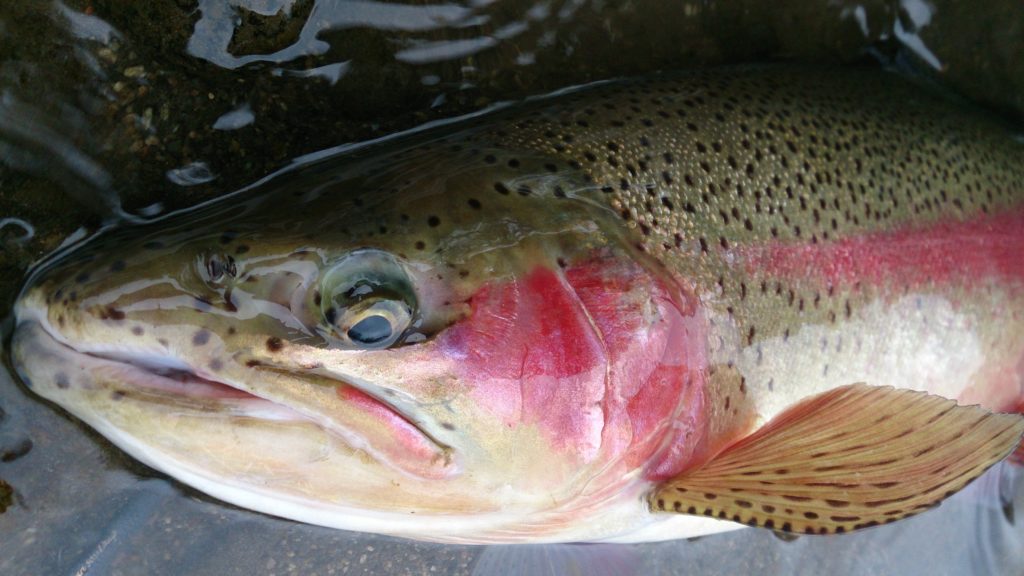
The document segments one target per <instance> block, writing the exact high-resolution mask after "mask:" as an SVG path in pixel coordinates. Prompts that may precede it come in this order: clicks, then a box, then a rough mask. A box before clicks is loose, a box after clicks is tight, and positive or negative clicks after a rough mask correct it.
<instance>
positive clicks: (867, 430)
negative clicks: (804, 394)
mask: <svg viewBox="0 0 1024 576" xmlns="http://www.w3.org/2000/svg"><path fill="white" fill-rule="evenodd" d="M1022 433H1024V417H1022V416H1021V415H1019V414H999V413H993V412H990V411H988V410H985V409H983V408H981V407H978V406H958V405H957V404H956V403H955V402H954V401H953V400H948V399H946V398H942V397H940V396H934V395H930V394H927V393H924V392H915V391H911V390H901V389H894V388H891V387H888V386H868V385H865V384H853V385H848V386H842V387H839V388H835V389H833V390H830V391H828V392H825V393H823V394H820V395H817V396H814V397H811V398H809V399H806V400H804V401H803V402H800V403H799V404H797V405H795V406H793V407H792V408H790V409H788V410H786V411H785V412H783V413H781V414H779V415H778V416H777V417H776V418H774V419H773V420H772V421H770V422H769V423H768V424H766V425H765V426H763V427H762V428H760V429H759V430H757V431H756V432H754V433H753V434H751V435H749V436H747V437H746V438H744V439H742V440H740V441H739V442H737V443H735V444H733V445H732V446H730V447H728V448H727V449H725V450H724V451H723V452H722V453H720V454H718V455H717V456H715V457H714V458H712V459H711V460H709V461H708V462H707V463H706V464H705V465H704V466H702V467H700V468H697V469H695V470H691V471H687V472H684V473H683V474H681V475H679V476H677V477H675V478H672V479H671V480H668V481H667V482H665V483H664V484H662V485H661V486H659V487H658V488H657V489H656V490H655V491H654V492H653V493H652V494H651V495H650V497H649V501H650V505H651V508H652V509H653V510H655V511H666V512H679V513H684V514H696V515H704V516H712V517H716V518H722V519H727V520H732V521H735V522H741V523H744V524H748V525H751V526H760V527H765V528H770V529H774V530H778V531H783V532H797V533H806V534H831V533H840V532H850V531H853V530H858V529H861V528H867V527H870V526H877V525H879V524H887V523H890V522H895V521H896V520H899V519H901V518H905V517H907V516H912V515H914V514H917V513H920V512H923V511H925V510H928V509H929V508H933V507H935V506H937V505H938V504H939V503H940V502H941V501H942V500H944V499H945V498H947V497H949V496H951V495H952V494H954V493H956V492H957V491H959V490H960V489H962V488H963V487H964V486H966V485H967V484H969V483H970V482H971V481H973V480H974V479H975V478H977V477H978V476H980V475H981V473H982V472H984V471H985V470H987V469H988V468H989V467H991V466H992V465H993V464H995V463H997V462H999V461H1000V460H1002V459H1004V458H1006V457H1007V455H1009V454H1010V453H1011V452H1013V451H1014V450H1015V449H1017V447H1018V444H1019V443H1020V440H1021V435H1022Z"/></svg>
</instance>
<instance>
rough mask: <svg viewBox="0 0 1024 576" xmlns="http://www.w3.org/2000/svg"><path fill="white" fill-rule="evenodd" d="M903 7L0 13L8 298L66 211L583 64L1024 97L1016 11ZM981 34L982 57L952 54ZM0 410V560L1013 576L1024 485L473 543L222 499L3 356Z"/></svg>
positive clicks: (49, 245) (577, 70)
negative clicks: (516, 543)
mask: <svg viewBox="0 0 1024 576" xmlns="http://www.w3.org/2000/svg"><path fill="white" fill-rule="evenodd" d="M179 4H180V5H184V7H181V6H179ZM895 4H898V5H899V9H894V8H893V6H894V4H890V3H886V2H878V3H871V2H861V3H855V2H820V3H808V2H786V3H774V4H772V6H773V8H772V9H765V8H764V7H763V6H764V3H759V2H749V3H745V2H732V3H718V2H692V3H686V2H683V3H679V4H678V5H670V3H665V2H657V1H653V0H652V1H648V2H644V1H639V2H634V3H630V4H629V5H628V6H629V7H628V8H627V7H625V6H627V5H626V4H621V5H620V4H618V3H612V2H584V1H577V0H567V1H564V2H501V3H498V2H485V1H478V2H465V3H438V4H424V3H405V4H399V3H384V2H372V1H362V0H360V1H347V2H346V1H342V0H321V1H319V2H313V1H311V0H308V1H307V0H262V1H261V0H233V1H232V2H228V3H220V2H214V1H211V0H200V1H199V2H196V3H191V2H180V3H179V2H174V1H171V0H167V1H162V2H156V1H155V2H150V3H146V4H145V5H139V4H138V3H133V2H118V1H107V2H101V1H94V2H86V1H80V2H68V3H66V4H62V3H55V4H49V3H35V4H33V3H26V4H25V5H18V6H13V7H11V9H10V10H9V11H8V12H7V13H6V14H4V15H0V33H4V34H3V36H4V39H3V40H0V58H3V60H2V62H0V159H2V160H3V163H2V165H0V242H2V243H3V246H4V250H3V253H2V254H0V272H2V273H3V274H2V275H3V277H4V278H3V280H2V281H0V305H3V306H5V310H6V304H3V303H4V302H10V300H11V298H13V296H14V295H15V293H16V286H17V285H18V284H20V282H21V278H22V274H23V272H24V270H25V269H26V267H27V265H28V264H29V263H30V262H32V261H34V260H35V259H37V258H39V257H40V256H41V255H43V254H44V253H45V252H46V251H48V250H52V249H54V248H55V247H56V246H57V245H58V244H59V243H60V242H61V241H62V239H64V238H65V237H66V236H68V235H69V234H71V233H72V232H73V231H74V230H76V229H77V228H78V227H80V226H87V227H90V228H95V227H96V226H98V225H99V224H100V223H101V222H102V221H104V220H106V221H117V220H119V219H133V218H138V217H146V216H151V215H153V214H155V213H159V212H161V211H166V210H169V209H172V208H178V207H183V206H187V205H189V204H191V203H194V202H197V201H201V200H205V199H208V198H211V197H214V196H217V195H219V194H222V193H225V192H229V191H232V190H235V189H237V188H239V187H242V186H244V185H246V184H248V183H250V182H253V181H255V180H257V179H259V178H260V177H262V176H264V175H266V174H268V173H270V172H272V171H274V170H277V169H280V168H282V167H286V166H288V165H289V163H291V162H293V161H294V160H295V159H301V158H303V157H307V158H308V156H307V155H310V154H314V155H315V154H317V153H318V152H319V151H322V150H325V149H329V148H331V147H334V146H337V145H341V144H344V143H346V142H354V141H361V140H366V139H370V138H375V137H380V136H383V135H386V134H389V133H392V132H395V131H398V130H402V129H408V128H411V127H413V126H416V125H420V124H423V123H425V122H428V121H432V120H438V119H443V118H446V117H450V116H454V115H458V114H464V113H471V112H474V111H477V110H480V109H484V108H487V107H488V106H492V105H494V104H495V103H496V102H500V101H503V100H509V99H517V98H521V97H525V96H529V95H532V94H542V93H546V92H549V91H551V90H554V89H558V88H562V87H565V86H569V85H573V84H578V83H582V82H587V81H593V80H600V79H605V78H609V77H615V76H622V75H636V74H643V73H647V72H651V71H654V70H658V69H665V68H678V67H683V66H690V65H705V64H717V63H724V62H735V61H741V60H750V59H768V58H777V57H783V56H784V57H798V58H800V59H805V60H814V61H828V62H845V61H853V60H861V59H862V58H863V54H865V53H872V54H875V55H876V56H877V57H878V58H881V59H882V60H884V61H886V62H889V63H894V64H898V65H901V66H906V67H907V68H908V69H912V70H916V71H917V73H920V74H922V75H925V76H929V77H931V78H933V79H935V80H937V81H939V82H943V83H945V84H946V85H947V86H951V87H952V88H953V89H955V90H958V91H960V92H961V93H963V94H966V95H969V96H972V97H975V98H977V99H980V100H982V101H984V102H986V103H991V104H993V105H995V106H997V107H999V108H1000V109H1001V110H1003V111H1004V112H1008V113H1010V114H1013V113H1016V114H1021V112H1022V111H1024V104H1022V103H1021V101H1020V98H1021V94H1024V69H1022V68H1021V67H1020V64H1019V63H1018V62H1019V61H1021V59H1020V58H1011V57H1010V56H1013V55H1014V54H1020V53H1021V47H1022V46H1024V43H1022V41H1021V37H1020V34H1021V31H1017V32H1016V34H1013V33H1012V26H1010V25H1009V24H1005V23H1012V22H1013V21H1021V16H1024V13H1022V10H1021V9H1020V8H1019V7H1017V6H1016V5H1015V4H1014V3H1012V2H1003V3H999V2H994V3H991V4H989V5H987V7H986V8H985V9H983V10H978V11H976V12H975V13H973V14H972V15H971V17H970V18H966V17H963V16H961V15H960V14H959V13H958V12H957V8H956V7H953V6H946V5H945V4H944V3H924V2H917V1H912V0H904V1H902V2H899V3H895ZM229 6H231V7H233V8H229ZM282 10H287V11H290V13H291V16H290V17H288V16H285V15H284V12H282ZM1014 10H1016V12H1014ZM1014 15H1016V17H1017V18H1016V20H1014V18H1013V16H1014ZM1001 24H1002V26H1000V25H1001ZM30 25H31V26H33V28H31V30H32V33H28V30H29V29H30V28H29V26H30ZM40 28H41V29H42V30H45V31H46V32H47V33H45V34H42V35H39V33H38V32H36V30H39V29H40ZM979 29H985V30H989V31H992V30H994V31H995V32H997V33H986V34H985V35H981V36H979V34H977V30H979ZM7 32H10V33H9V34H7ZM978 37H984V38H986V41H985V43H984V45H983V46H982V48H987V50H988V52H983V51H979V50H981V49H980V48H978V47H977V46H975V45H974V44H971V46H972V48H970V49H965V48H964V46H965V45H967V42H966V41H965V40H964V38H970V39H971V40H972V42H973V39H975V38H978ZM55 55H61V56H63V57H62V58H57V57H55ZM1008 55H1009V56H1008ZM937 70H941V72H937ZM0 315H2V314H0ZM5 356H6V354H5ZM0 408H2V410H3V412H0V480H2V481H3V482H4V483H6V484H7V485H9V486H10V487H12V489H13V492H12V493H9V494H7V495H6V496H5V492H6V490H5V489H4V484H0V508H4V507H7V509H6V511H5V512H3V513H2V514H0V573H2V574H35V573H96V574H142V573H171V572H175V571H177V572H179V573H189V574H234V573H239V574H242V573H253V572H258V573H297V574H334V573H337V574H376V573H397V574H404V573H408V574H425V573H456V574H473V573H479V574H505V573H517V572H518V573H531V574H535V573H551V574H562V573H573V571H575V572H577V573H587V572H591V573H595V574H633V573H636V574H654V573H695V574H719V573H720V574H726V573H737V572H739V573H750V572H754V571H757V572H768V573H773V572H786V573H798V574H799V573H806V574H820V573H826V572H830V573H836V574H890V573H899V574H924V573H927V574H969V573H977V574H1015V573H1024V534H1022V531H1024V527H1022V526H1021V521H1020V520H1019V519H1018V521H1017V522H1016V523H1014V522H1013V521H1012V520H1013V514H1012V510H1014V509H1015V508H1014V505H1012V504H1009V503H1006V502H1004V501H1003V500H1004V499H1012V500H1015V501H1016V509H1017V510H1020V505H1021V503H1022V499H1024V489H1022V488H1024V486H1022V482H1024V480H1022V479H1021V477H1020V475H1016V474H1014V473H1013V472H1012V471H1011V470H1009V469H1004V468H1000V469H994V470H992V471H990V472H989V473H988V474H987V475H986V476H985V477H983V478H982V479H980V480H979V481H978V482H977V483H976V484H975V485H973V486H972V487H971V488H969V489H968V490H966V491H964V492H963V493H961V494H959V495H957V496H955V497H954V498H952V499H951V500H949V501H947V502H946V503H945V504H944V505H943V506H942V507H940V508H939V509H938V510H935V511H932V512H929V513H927V514H924V515H922V516H918V517H915V518H911V519H909V520H907V521H904V522H899V523H896V524H893V525H890V526H885V527H881V528H876V529H871V530H867V531H864V532H861V533H857V534H852V535H847V536H844V537H841V538H809V537H801V538H797V539H796V540H795V541H791V542H787V541H783V540H780V539H779V538H777V537H775V536H774V535H773V534H771V533H770V532H767V531H760V530H740V531H736V532H731V533H726V534H721V535H716V536H709V537H705V538H701V539H697V540H695V541H677V542H666V543H658V544H643V545H631V546H538V547H493V546H492V547H464V546H448V545H434V544H424V543H417V542H411V541H407V540H400V539H394V538H388V537H381V536H374V535H367V534H355V533H348V532H340V531H334V530H327V529H323V528H317V527H312V526H305V525H299V524H295V523H293V522H288V521H284V520H279V519H275V518H269V517H266V516H262V515H260V514H255V513H251V512H248V511H244V510H239V509H236V508H233V507H230V506H226V505H224V504H221V503H219V502H216V501H213V500H211V499H209V498H207V497H205V496H203V495H201V494H198V493H196V492H194V491H192V490H190V489H188V488H186V487H183V486H182V485H180V484H178V483H176V482H173V481H171V480H169V479H167V478H165V477H163V476H161V475H159V474H157V473H155V472H152V471H150V470H148V469H146V468H144V467H142V466H141V465H139V464H137V463H135V462H132V461H131V460H129V459H128V458H127V457H126V456H124V455H123V454H121V453H120V452H119V451H117V450H116V449H114V448H112V447H111V446H110V445H109V443H107V442H106V441H105V440H103V439H102V438H99V437H98V436H97V435H96V434H94V433H92V432H91V431H90V430H88V429H87V428H86V427H84V426H83V425H81V424H79V423H78V422H77V421H75V420H73V419H71V418H69V417H67V416H66V415H64V414H63V413H62V412H61V411H60V410H59V409H57V408H55V407H54V406H52V405H49V404H47V403H45V402H43V401H40V400H37V399H36V398H34V397H32V396H30V395H28V394H27V393H26V392H25V391H24V389H23V388H22V387H21V386H20V385H18V384H16V383H15V382H13V381H12V380H11V378H10V376H9V375H8V374H7V373H5V372H3V371H0ZM1001 494H1002V497H1001V496H1000V495H1001ZM5 499H6V500H10V504H9V505H6V504H5Z"/></svg>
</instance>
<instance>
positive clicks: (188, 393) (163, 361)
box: [12, 302, 459, 479]
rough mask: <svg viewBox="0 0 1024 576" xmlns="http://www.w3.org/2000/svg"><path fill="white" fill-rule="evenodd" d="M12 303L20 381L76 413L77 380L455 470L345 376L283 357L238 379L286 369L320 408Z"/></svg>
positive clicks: (115, 400) (119, 394)
mask: <svg viewBox="0 0 1024 576" xmlns="http://www.w3.org/2000/svg"><path fill="white" fill-rule="evenodd" d="M20 304H21V305H19V306H18V307H17V309H16V320H17V325H16V329H15V333H14V340H13V346H12V349H13V354H14V356H13V358H14V365H15V369H16V370H17V372H18V373H19V375H20V376H21V378H22V380H23V381H24V382H25V384H26V385H27V386H28V387H29V388H30V389H32V390H33V391H34V392H36V393H38V394H40V395H41V396H43V397H45V398H47V399H49V400H51V401H53V402H56V403H57V404H59V405H61V406H62V407H64V408H65V409H67V410H68V411H70V412H72V413H73V414H75V415H79V416H80V414H79V412H80V409H83V408H84V407H82V406H78V405H77V404H78V403H81V402H86V400H84V397H85V396H84V395H82V394H75V393H74V392H76V389H77V391H79V392H87V395H88V397H89V398H91V400H88V402H94V403H95V402H98V401H99V402H103V403H104V405H106V406H112V405H117V404H124V403H129V402H133V401H134V402H135V403H136V404H139V403H144V404H147V405H148V406H150V407H152V408H154V409H164V410H171V411H178V412H182V413H192V414H194V413H199V414H205V415H209V416H214V415H222V416H225V417H231V418H234V419H239V418H241V419H245V420H248V421H250V422H252V421H256V422H262V423H267V424H275V425H282V424H283V425H287V424H289V423H293V424H296V425H307V426H308V425H309V424H312V425H314V426H316V427H317V428H319V429H320V430H321V431H322V433H323V434H325V435H327V436H331V437H333V438H335V439H337V440H340V441H341V442H342V443H343V444H345V445H347V446H348V447H349V448H350V449H352V450H353V451H355V452H359V453H363V454H364V455H366V456H369V457H370V458H371V459H372V460H375V461H377V462H379V463H380V464H383V465H385V466H387V467H388V468H391V469H392V470H395V471H398V472H400V473H402V474H403V475H406V476H412V477H418V478H422V479H443V478H448V477H451V476H453V475H455V474H457V473H458V472H459V466H458V465H457V463H456V462H455V455H454V451H453V450H452V448H450V447H449V446H446V445H444V444H442V443H440V442H438V441H437V440H435V439H434V438H433V437H432V436H431V435H430V434H429V433H428V432H426V431H425V430H424V429H423V428H422V427H421V425H419V424H417V420H416V419H415V418H413V417H411V416H409V415H408V414H407V413H406V412H405V411H403V410H401V409H400V408H399V407H397V406H395V405H394V404H393V403H390V402H388V401H386V400H384V399H381V398H378V397H377V396H374V395H373V394H371V393H369V392H366V391H363V390H361V389H360V388H359V387H358V386H356V385H355V384H353V383H351V382H348V381H346V380H343V379H339V378H336V377H332V378H331V379H330V383H329V385H327V386H325V385H324V382H323V380H324V377H323V376H319V375H310V374H304V373H303V372H302V371H295V370H290V369H288V368H287V367H277V366H267V365H258V366H255V367H253V366H250V367H247V368H246V370H247V371H248V374H247V375H245V376H246V378H245V380H250V381H251V380H258V379H260V378H261V377H263V376H268V375H272V376H273V377H274V378H276V379H277V381H281V380H282V379H286V380H287V381H288V382H290V383H291V384H292V385H295V386H306V387H307V388H308V389H311V390H315V391H317V392H322V391H323V390H324V389H330V390H332V393H331V396H330V397H329V398H328V401H329V402H333V403H334V409H335V410H334V412H333V413H329V412H328V409H326V408H322V406H323V404H326V403H319V404H318V403H316V402H291V401H289V399H288V398H285V397H283V396H281V395H274V394H264V393H262V392H263V390H262V389H254V388H253V387H252V386H246V385H245V384H244V383H243V382H242V380H243V379H242V378H238V377H231V376H222V375H220V374H216V373H214V372H213V371H212V370H211V369H209V368H202V367H200V366H197V365H196V364H194V363H192V362H189V361H187V360H185V359H182V358H180V357H178V356H176V355H174V354H173V353H169V352H168V351H166V350H155V349H147V348H141V347H131V346H122V345H120V344H118V345H97V344H95V343H89V342H82V343H78V342H75V341H73V340H72V339H71V338H69V337H68V336H67V335H65V334H63V333H62V332H61V331H59V330H57V329H56V328H55V327H54V326H52V325H51V323H50V322H49V320H48V318H47V316H46V308H45V307H39V306H34V305H32V303H28V304H26V303H25V302H22V303H20ZM268 372H270V373H272V374H268ZM235 376H238V375H235ZM314 378H315V379H317V380H319V381H318V382H314V381H313V379H314ZM333 391H336V392H333ZM100 398H102V400H97V399H100ZM89 410H91V411H93V412H97V411H99V410H103V408H99V409H97V408H96V407H95V406H94V407H90V408H89ZM364 459H365V458H364Z"/></svg>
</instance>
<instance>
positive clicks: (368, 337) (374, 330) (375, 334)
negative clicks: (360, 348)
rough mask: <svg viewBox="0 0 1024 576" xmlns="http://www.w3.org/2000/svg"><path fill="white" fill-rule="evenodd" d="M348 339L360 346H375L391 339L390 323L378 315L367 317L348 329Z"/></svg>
mask: <svg viewBox="0 0 1024 576" xmlns="http://www.w3.org/2000/svg"><path fill="white" fill-rule="evenodd" d="M348 337H349V338H350V339H351V340H352V341H353V342H359V343H360V344H377V343H380V342H383V341H384V340H387V339H388V338H391V322H390V321H388V319H387V318H385V317H384V316H381V315H379V314H374V315H373V316H367V317H366V318H363V319H362V320H360V321H359V322H356V323H355V325H354V326H352V327H351V328H349V329H348Z"/></svg>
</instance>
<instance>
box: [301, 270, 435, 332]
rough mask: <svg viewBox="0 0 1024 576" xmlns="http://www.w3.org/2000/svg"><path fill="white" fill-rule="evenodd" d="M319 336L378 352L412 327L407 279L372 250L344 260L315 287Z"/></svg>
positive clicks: (412, 305)
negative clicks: (318, 299)
mask: <svg viewBox="0 0 1024 576" xmlns="http://www.w3.org/2000/svg"><path fill="white" fill-rule="evenodd" d="M320 291H321V296H320V302H319V307H320V313H321V316H322V320H323V323H324V326H323V327H322V329H321V330H320V331H321V333H322V334H323V335H324V336H325V337H327V338H328V339H329V340H330V341H333V342H336V343H338V344H339V345H341V346H343V347H346V348H356V349H374V350H376V349H382V348H387V347H389V346H391V345H392V344H394V343H395V342H397V341H398V340H399V339H400V338H401V337H402V336H403V335H404V334H405V333H406V331H407V330H408V328H409V326H410V324H412V321H413V316H414V314H415V311H416V306H415V304H416V303H415V297H414V296H413V290H412V286H411V282H410V280H409V277H408V274H406V272H405V270H404V269H403V268H402V266H401V265H400V264H398V262H397V261H395V259H394V258H393V257H392V256H391V255H389V254H387V253H385V252H380V251H377V250H363V251H358V252H355V253H352V254H350V255H349V256H347V257H345V258H343V259H342V260H341V261H339V262H338V263H336V264H335V265H334V266H332V267H331V268H330V269H329V270H328V271H327V272H326V273H325V274H324V275H323V276H322V278H321V281H320Z"/></svg>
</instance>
